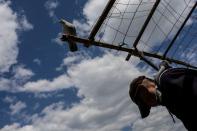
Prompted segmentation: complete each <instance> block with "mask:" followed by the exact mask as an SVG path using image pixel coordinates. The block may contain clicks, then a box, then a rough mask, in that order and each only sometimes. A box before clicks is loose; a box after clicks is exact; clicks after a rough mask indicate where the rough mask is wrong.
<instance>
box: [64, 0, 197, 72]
mask: <svg viewBox="0 0 197 131" xmlns="http://www.w3.org/2000/svg"><path fill="white" fill-rule="evenodd" d="M115 1H116V0H109V2H108V4H107V6H106V7H105V9H104V11H103V13H102V15H101V16H100V18H99V19H98V21H97V22H96V24H95V26H94V28H93V29H92V31H91V33H90V35H89V38H88V39H84V38H79V37H77V36H72V35H69V34H63V35H62V38H61V40H62V41H69V40H71V41H75V42H78V43H81V44H84V46H86V47H89V46H90V45H94V46H99V47H104V48H109V49H114V50H119V51H124V52H128V53H129V54H128V56H127V58H126V60H129V59H130V57H131V56H132V55H133V56H136V57H139V58H140V59H141V60H143V61H144V62H146V63H147V64H148V65H150V66H151V67H153V68H154V69H155V70H158V67H157V66H156V65H155V64H153V63H152V62H151V61H149V60H148V59H147V58H146V57H150V58H156V59H160V60H167V61H169V62H171V63H176V64H179V65H183V66H187V67H189V68H194V69H197V67H195V66H192V65H190V64H187V63H185V62H183V61H179V60H176V59H171V58H168V57H166V55H167V53H168V51H169V50H170V48H171V47H172V45H173V44H174V42H175V40H176V39H177V37H178V35H179V34H180V32H181V30H182V29H183V27H184V26H185V24H186V23H187V21H188V19H189V17H190V16H191V14H192V13H193V11H194V10H195V8H196V6H197V2H196V3H195V4H194V6H193V8H192V9H191V11H190V13H189V15H188V16H187V18H186V19H185V21H184V23H183V24H182V26H181V28H180V29H179V31H178V32H177V34H176V35H175V37H174V39H173V40H172V42H171V43H170V44H169V46H168V48H167V50H166V51H165V53H164V55H163V56H162V55H158V54H152V53H149V52H141V51H139V50H138V49H137V45H138V43H139V41H140V39H141V37H142V35H143V33H144V31H145V29H146V27H147V26H148V24H149V22H150V20H151V18H152V16H153V14H154V12H155V11H156V9H157V7H158V5H159V3H160V1H161V0H156V2H155V4H154V5H153V8H152V9H151V11H150V13H149V15H148V17H147V19H146V21H145V22H144V25H143V26H142V28H141V30H140V32H139V34H138V36H137V38H136V40H135V42H134V44H133V47H134V48H133V49H131V48H125V47H121V46H116V45H114V43H113V45H112V44H109V43H104V42H100V41H95V40H94V38H95V36H96V34H97V32H98V31H99V29H100V28H101V26H102V24H103V22H104V21H105V19H106V17H107V15H108V14H109V12H110V10H111V8H112V7H113V5H114V3H115Z"/></svg>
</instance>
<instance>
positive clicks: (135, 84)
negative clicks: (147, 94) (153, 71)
mask: <svg viewBox="0 0 197 131" xmlns="http://www.w3.org/2000/svg"><path fill="white" fill-rule="evenodd" d="M145 78H146V77H145V76H139V77H138V78H135V79H134V80H133V81H132V82H131V84H130V89H129V95H130V98H131V100H132V101H133V102H134V103H135V104H136V105H137V106H138V108H139V111H140V114H141V117H142V118H146V117H147V116H148V115H149V113H150V109H151V107H150V106H148V105H146V104H145V103H144V102H143V101H142V100H140V99H139V97H138V93H139V89H140V84H141V83H142V81H143V80H144V79H145Z"/></svg>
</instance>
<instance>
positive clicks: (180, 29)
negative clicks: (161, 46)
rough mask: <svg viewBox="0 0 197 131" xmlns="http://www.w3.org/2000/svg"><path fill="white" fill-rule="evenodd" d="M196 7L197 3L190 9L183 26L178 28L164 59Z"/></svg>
mask: <svg viewBox="0 0 197 131" xmlns="http://www.w3.org/2000/svg"><path fill="white" fill-rule="evenodd" d="M196 6H197V2H196V3H195V4H194V6H193V7H192V9H191V11H190V12H189V14H188V16H187V17H186V19H185V21H184V22H183V24H182V25H181V27H180V28H179V30H178V32H177V34H176V35H175V37H174V38H173V40H172V41H171V43H170V44H169V46H168V48H167V50H166V51H165V53H164V55H163V56H164V58H165V57H166V55H167V54H168V52H169V50H170V49H171V47H172V46H173V44H174V43H175V41H176V39H177V37H178V36H179V34H180V33H181V31H182V30H183V27H184V26H185V24H186V23H187V21H188V20H189V18H190V16H191V15H192V13H193V12H194V10H195V8H196Z"/></svg>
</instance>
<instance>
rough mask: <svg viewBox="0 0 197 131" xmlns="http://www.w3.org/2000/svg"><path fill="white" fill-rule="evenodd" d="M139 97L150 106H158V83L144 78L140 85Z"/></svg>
mask: <svg viewBox="0 0 197 131" xmlns="http://www.w3.org/2000/svg"><path fill="white" fill-rule="evenodd" d="M138 90H139V91H138V97H139V99H140V100H142V101H143V102H144V103H145V104H147V105H148V106H156V105H157V99H156V85H155V83H154V82H153V81H151V80H148V79H144V80H143V81H142V83H141V84H140V85H139V87H138Z"/></svg>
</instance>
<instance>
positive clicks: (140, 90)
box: [129, 76, 158, 118]
mask: <svg viewBox="0 0 197 131" xmlns="http://www.w3.org/2000/svg"><path fill="white" fill-rule="evenodd" d="M129 95H130V97H131V99H132V101H133V102H134V103H136V104H137V105H138V107H139V110H140V113H141V117H142V118H145V117H147V116H148V115H149V113H150V108H151V107H152V106H156V105H158V102H157V98H156V84H155V82H154V81H153V80H151V79H149V78H146V77H145V76H139V77H138V78H136V79H134V80H133V81H132V82H131V84H130V90H129Z"/></svg>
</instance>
